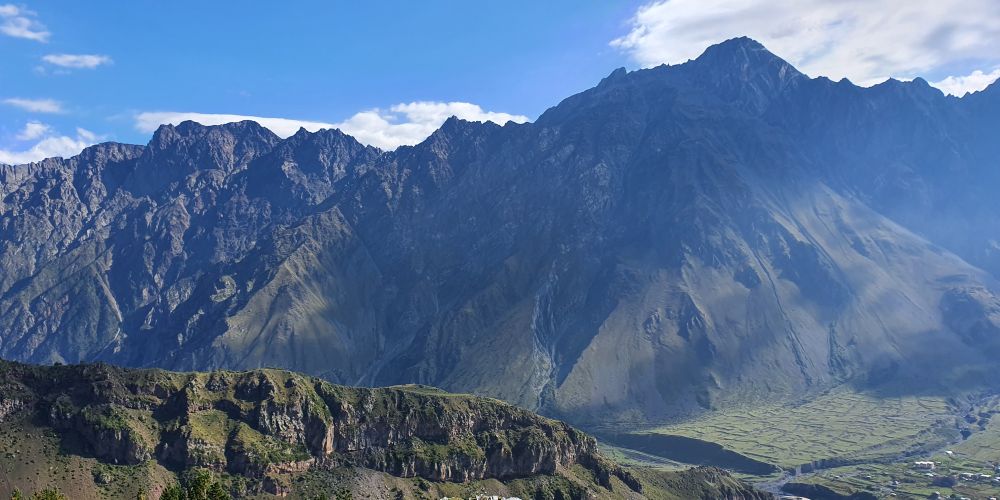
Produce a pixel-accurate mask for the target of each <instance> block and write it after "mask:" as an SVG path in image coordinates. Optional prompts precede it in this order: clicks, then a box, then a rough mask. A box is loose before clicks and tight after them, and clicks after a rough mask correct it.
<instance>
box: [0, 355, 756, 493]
mask: <svg viewBox="0 0 1000 500" xmlns="http://www.w3.org/2000/svg"><path fill="white" fill-rule="evenodd" d="M0 424H2V425H0V429H2V430H0V473H2V474H0V498H2V497H5V496H7V495H10V494H11V493H12V492H13V491H14V490H15V488H16V489H19V490H21V491H23V492H38V491H41V490H45V489H53V490H57V491H62V492H71V497H72V498H74V499H77V498H79V499H91V498H93V499H97V498H129V499H134V498H139V497H140V496H144V497H145V498H160V496H161V495H162V494H163V493H164V491H166V489H167V488H169V487H172V486H175V485H177V484H178V483H185V481H186V479H185V478H188V477H190V475H191V474H192V473H193V472H197V473H198V474H202V475H206V474H207V476H210V477H211V481H213V482H218V483H219V485H220V487H221V489H220V491H225V494H226V495H228V496H233V497H238V498H268V497H274V496H287V497H290V498H308V499H315V498H333V497H336V498H338V499H339V498H379V499H382V498H390V499H430V498H442V497H446V496H447V497H469V496H473V497H474V496H475V495H477V494H488V495H505V496H515V497H520V498H538V499H557V498H562V499H569V498H609V499H611V498H620V499H638V498H654V499H655V498H662V499H681V498H684V499H686V498H706V499H710V498H720V495H722V497H727V496H732V497H733V498H755V497H754V495H757V493H756V492H754V491H753V490H752V489H751V488H749V487H748V486H747V485H745V484H744V483H741V482H740V481H738V480H736V479H734V478H732V477H731V476H729V475H728V474H727V473H724V472H722V471H719V470H717V469H696V470H690V471H676V472H662V471H656V470H651V469H633V470H626V469H625V468H624V467H622V466H620V465H618V464H616V463H615V462H613V461H611V460H609V459H608V458H606V457H604V456H603V455H601V454H600V453H599V452H598V451H597V447H596V442H595V441H594V439H593V438H591V437H590V436H587V435H586V434H583V433H581V432H579V431H577V430H575V429H573V428H572V427H569V426H568V425H566V424H564V423H562V422H558V421H555V420H551V419H547V418H543V417H540V416H538V415H535V414H533V413H530V412H528V411H525V410H522V409H519V408H516V407H514V406H511V405H508V404H506V403H503V402H500V401H496V400H492V399H484V398H476V397H472V396H467V395H458V394H448V393H445V392H442V391H439V390H437V389H434V388H430V387H425V386H398V387H390V388H382V389H362V388H351V387H343V386H335V385H332V384H329V383H327V382H324V381H322V380H320V379H317V378H312V377H306V376H302V375H298V374H294V373H291V372H285V371H279V370H257V371H251V372H212V373H174V372H166V371H162V370H129V369H123V368H117V367H113V366H108V365H74V366H51V367H38V366H30V365H23V364H17V363H6V362H0ZM761 498H763V497H761Z"/></svg>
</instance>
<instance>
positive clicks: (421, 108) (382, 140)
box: [135, 101, 528, 149]
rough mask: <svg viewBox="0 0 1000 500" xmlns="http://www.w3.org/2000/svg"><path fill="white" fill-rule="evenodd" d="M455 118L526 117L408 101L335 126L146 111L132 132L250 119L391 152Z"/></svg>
mask: <svg viewBox="0 0 1000 500" xmlns="http://www.w3.org/2000/svg"><path fill="white" fill-rule="evenodd" d="M453 115H454V116H457V117H459V118H462V119H464V120H470V121H492V122H495V123H499V124H504V123H507V122H508V121H513V122H517V123H522V122H525V121H528V117H526V116H523V115H514V114H509V113H499V112H494V111H484V110H483V109H482V108H481V107H479V106H477V105H475V104H471V103H467V102H429V101H420V102H411V103H401V104H396V105H394V106H391V107H390V108H389V109H388V110H382V109H371V110H367V111H362V112H360V113H357V114H355V115H354V116H352V117H350V118H348V119H347V120H344V121H342V122H339V123H327V122H317V121H303V120H292V119H287V118H268V117H260V116H249V115H230V114H211V113H185V112H171V111H160V112H146V113H139V114H138V115H136V122H135V126H136V129H138V130H139V131H142V132H147V133H148V132H152V131H154V130H156V128H157V127H158V126H160V125H161V124H164V123H170V124H175V125H176V124H178V123H180V122H182V121H185V120H192V121H196V122H198V123H201V124H203V125H221V124H223V123H230V122H237V121H242V120H253V121H255V122H257V123H259V124H261V125H262V126H264V127H267V128H268V129H270V130H271V131H272V132H274V133H275V134H277V135H278V136H280V137H288V136H290V135H292V134H294V133H295V132H296V131H298V129H299V128H305V129H306V130H308V131H310V132H315V131H316V130H320V129H327V128H339V129H340V130H341V131H343V132H344V133H346V134H350V135H352V136H354V137H355V138H356V139H358V141H360V142H362V143H365V144H370V145H373V146H376V147H379V148H382V149H395V148H397V147H399V146H402V145H412V144H417V143H419V142H420V141H423V140H424V139H426V138H427V136H429V135H430V134H431V133H432V132H434V130H436V129H437V128H438V127H440V126H441V125H442V124H443V123H444V122H445V120H447V119H448V117H450V116H453Z"/></svg>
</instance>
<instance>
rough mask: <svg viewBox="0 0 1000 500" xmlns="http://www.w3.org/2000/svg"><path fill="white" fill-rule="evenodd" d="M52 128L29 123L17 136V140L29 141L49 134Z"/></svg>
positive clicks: (37, 123) (42, 124)
mask: <svg viewBox="0 0 1000 500" xmlns="http://www.w3.org/2000/svg"><path fill="white" fill-rule="evenodd" d="M51 129H52V127H49V126H48V125H46V124H44V123H42V122H36V121H30V122H28V123H26V124H25V125H24V130H22V131H21V132H20V133H18V134H17V136H16V137H17V140H19V141H30V140H33V139H38V138H39V137H41V136H43V135H45V134H47V133H49V131H50V130H51Z"/></svg>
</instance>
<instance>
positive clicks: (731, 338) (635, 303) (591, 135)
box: [0, 39, 1000, 424]
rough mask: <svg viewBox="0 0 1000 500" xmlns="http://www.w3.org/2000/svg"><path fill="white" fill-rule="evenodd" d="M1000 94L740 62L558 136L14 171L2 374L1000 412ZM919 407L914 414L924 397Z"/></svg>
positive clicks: (599, 96) (201, 147)
mask: <svg viewBox="0 0 1000 500" xmlns="http://www.w3.org/2000/svg"><path fill="white" fill-rule="evenodd" d="M996 87H997V85H994V86H993V87H991V88H990V89H987V90H986V91H984V92H981V93H978V94H975V95H972V96H968V97H966V98H963V99H956V98H950V97H945V96H944V95H942V94H941V93H940V92H938V91H936V90H934V89H932V88H930V87H928V86H927V85H926V84H925V82H922V81H920V80H915V81H913V82H905V83H904V82H887V83H886V84H883V85H879V86H876V87H873V88H868V89H865V88H860V87H856V86H854V85H852V84H850V82H846V81H843V82H832V81H829V80H827V79H823V78H816V79H811V78H808V77H806V76H805V75H802V74H801V73H799V72H798V71H796V70H795V69H794V68H793V67H792V66H790V65H789V64H787V63H786V62H784V61H782V60H781V59H780V58H778V57H776V56H774V55H773V54H771V53H769V52H768V51H767V50H766V49H764V48H763V47H762V46H760V45H759V44H757V43H755V42H753V41H751V40H747V39H736V40H731V41H728V42H725V43H723V44H720V45H718V46H715V47H712V48H710V49H709V50H707V51H706V53H705V54H704V55H703V56H702V57H700V58H698V59H697V60H694V61H691V62H689V63H687V64H683V65H678V66H670V67H667V66H661V67H658V68H652V69H647V70H640V71H634V72H625V71H624V70H619V71H615V72H614V73H612V74H611V75H609V76H608V77H607V78H606V79H604V80H603V81H602V82H600V84H599V85H598V86H596V87H595V88H593V89H590V90H587V91H585V92H582V93H580V94H578V95H575V96H572V97H570V98H567V99H566V100H565V101H563V102H562V103H560V104H559V105H558V106H556V107H553V108H552V109H550V110H548V111H547V112H546V113H544V114H543V115H542V116H541V117H539V119H538V120H537V121H536V122H535V123H530V124H522V125H516V124H508V125H506V126H504V127H500V126H497V125H495V124H491V123H486V124H481V123H469V122H463V121H461V120H457V119H451V120H449V121H448V122H446V123H445V124H444V126H442V128H441V129H440V130H438V131H436V132H435V133H434V134H433V135H432V136H431V137H429V138H428V139H427V140H426V141H425V142H423V143H421V144H419V145H417V146H414V147H402V148H400V149H398V150H396V151H393V152H380V151H377V150H375V149H373V148H369V147H365V146H362V145H361V144H359V143H357V141H355V140H354V139H352V138H350V137H348V136H345V135H343V134H341V133H340V132H338V131H321V132H317V133H315V134H311V133H308V132H305V131H300V132H299V133H298V134H296V135H294V136H292V137H290V138H288V139H285V140H279V139H278V138H276V137H274V136H273V134H271V133H270V132H268V131H267V130H265V129H263V128H261V127H260V126H258V125H256V124H254V123H249V122H245V123H238V124H229V125H223V126H218V127H203V126H200V125H198V124H194V123H190V122H188V123H184V124H182V125H179V126H176V127H172V126H164V127H162V128H161V129H160V130H158V131H157V132H156V134H155V135H154V137H153V139H152V140H151V142H150V144H149V145H147V146H125V145H120V144H102V145H98V146H94V147H92V148H89V149H87V150H86V151H85V152H84V153H83V154H81V155H80V156H78V157H75V158H71V159H68V160H61V159H52V160H46V161H44V162H41V163H38V164H32V165H22V166H14V167H9V166H2V167H0V266H2V269H3V270H4V273H3V274H2V275H0V332H3V333H0V354H2V355H3V356H5V357H7V358H14V359H20V360H26V361H36V362H49V361H64V362H79V361H93V360H103V361H108V362H113V363H117V364H123V365H130V366H159V367H165V368H174V369H209V368H234V369H247V368H257V367H261V366H281V367H286V368H291V369H295V370H300V371H304V372H306V373H309V374H310V375H316V376H319V377H322V378H324V379H327V380H330V381H333V382H337V383H347V384H361V385H389V384H398V383H412V382H415V383H426V384H432V385H436V386H441V387H445V388H447V389H449V390H454V391H462V392H475V393H477V394H485V395H491V396H494V397H498V398H501V399H504V400H507V401H511V402H515V403H518V404H520V405H523V406H526V407H528V408H532V409H538V410H540V411H543V412H546V413H548V414H550V415H556V416H561V417H565V418H567V419H572V421H574V422H577V423H581V424H602V423H608V422H615V421H617V422H627V423H635V422H639V423H644V422H650V421H657V420H660V419H663V418H668V417H671V416H676V415H678V414H680V413H686V412H693V411H700V410H703V409H705V408H713V407H720V406H725V405H727V404H733V403H741V402H746V401H748V400H760V399H774V398H785V397H799V396H802V395H803V394H808V393H809V392H811V391H819V390H822V389H824V388H827V387H830V386H832V385H836V384H840V383H845V382H847V383H853V384H856V385H858V386H861V387H864V388H877V389H880V390H885V391H906V390H913V389H914V388H917V387H919V388H920V390H922V391H946V392H950V391H953V390H961V389H963V388H970V387H974V386H976V385H979V384H981V383H983V381H989V380H992V378H991V377H990V376H989V375H988V374H989V373H992V372H993V370H995V368H996V363H997V361H996V360H997V359H1000V358H997V356H996V354H997V353H998V352H1000V338H998V337H997V335H996V332H997V331H1000V330H998V328H1000V323H998V318H1000V315H997V314H996V311H998V310H1000V309H998V307H1000V306H998V304H1000V302H998V298H997V291H998V290H1000V285H998V283H997V281H996V278H997V276H998V273H1000V268H998V267H997V266H996V265H995V262H994V260H995V257H996V255H995V254H996V252H995V251H994V250H995V248H994V247H996V245H995V242H994V241H993V240H994V239H997V237H996V235H997V234H1000V233H998V231H1000V226H998V225H997V221H998V220H1000V217H998V216H997V214H998V213H1000V206H997V205H996V203H995V202H994V201H993V200H994V198H995V197H994V196H992V193H993V192H994V191H995V190H996V188H997V187H998V186H1000V184H998V183H1000V178H998V177H997V175H996V173H995V172H996V168H994V167H995V166H996V158H997V157H1000V155H998V154H996V153H998V152H1000V151H997V147H996V141H995V140H994V138H993V137H992V136H991V134H990V131H995V130H997V127H998V125H1000V123H997V120H998V118H997V116H1000V115H998V114H997V113H993V112H992V111H991V110H996V109H998V106H1000V101H998V99H997V88H996ZM900 381H906V383H899V382H900Z"/></svg>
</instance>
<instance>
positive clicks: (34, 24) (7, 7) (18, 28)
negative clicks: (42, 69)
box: [0, 4, 52, 42]
mask: <svg viewBox="0 0 1000 500" xmlns="http://www.w3.org/2000/svg"><path fill="white" fill-rule="evenodd" d="M0 33H3V34H5V35H7V36H12V37H15V38H25V39H28V40H34V41H36V42H47V41H49V36H51V35H52V34H51V33H49V32H48V31H46V29H45V26H44V25H42V24H41V23H39V22H38V21H37V20H36V19H35V13H34V12H32V11H30V10H27V9H24V8H21V7H18V6H16V5H12V4H3V5H0Z"/></svg>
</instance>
